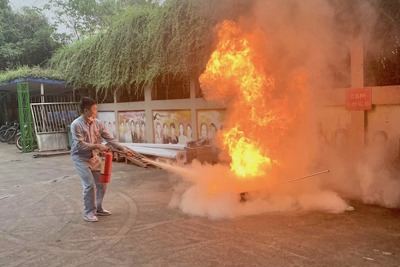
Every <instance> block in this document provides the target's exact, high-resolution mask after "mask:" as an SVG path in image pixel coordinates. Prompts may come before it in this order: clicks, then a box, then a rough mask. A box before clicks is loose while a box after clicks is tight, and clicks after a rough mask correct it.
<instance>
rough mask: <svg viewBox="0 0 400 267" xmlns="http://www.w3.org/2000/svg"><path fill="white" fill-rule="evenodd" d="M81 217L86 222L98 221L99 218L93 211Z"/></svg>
mask: <svg viewBox="0 0 400 267" xmlns="http://www.w3.org/2000/svg"><path fill="white" fill-rule="evenodd" d="M83 218H84V219H85V220H86V221H88V222H98V221H99V219H98V218H97V217H96V215H94V214H93V213H90V214H88V215H85V216H84V217H83Z"/></svg>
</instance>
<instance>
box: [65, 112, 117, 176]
mask: <svg viewBox="0 0 400 267" xmlns="http://www.w3.org/2000/svg"><path fill="white" fill-rule="evenodd" d="M71 134H72V144H71V156H72V159H73V160H79V161H87V162H89V164H90V166H91V167H93V168H92V169H97V167H98V166H97V164H99V162H100V158H99V157H98V154H99V151H98V150H91V149H90V148H89V146H88V145H89V144H101V143H102V142H103V139H104V140H105V141H106V142H107V143H108V144H110V145H111V146H112V147H113V148H115V149H117V150H120V151H123V150H124V147H123V146H121V145H120V144H119V143H118V141H117V140H115V139H114V138H113V136H112V135H111V134H110V133H109V132H108V131H107V128H106V127H105V125H104V124H103V123H102V122H101V121H100V120H98V119H94V121H93V122H92V123H88V122H86V121H85V120H84V119H83V118H82V116H80V117H78V118H76V119H75V120H74V121H73V122H72V123H71Z"/></svg>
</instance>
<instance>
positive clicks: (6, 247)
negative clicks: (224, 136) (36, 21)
mask: <svg viewBox="0 0 400 267" xmlns="http://www.w3.org/2000/svg"><path fill="white" fill-rule="evenodd" d="M174 179H176V177H173V176H172V175H171V174H169V173H167V172H166V171H164V170H160V169H143V168H139V167H135V166H133V165H126V164H124V163H115V164H114V166H113V177H112V182H111V184H110V187H109V191H108V193H107V195H106V199H105V207H106V208H107V209H110V210H111V211H112V212H113V215H112V216H110V217H100V221H99V222H98V223H88V222H85V221H84V220H83V218H82V211H81V210H82V199H81V187H80V183H79V178H78V176H77V175H76V173H75V171H74V169H73V167H72V165H71V161H70V157H69V156H68V155H63V156H55V157H48V158H32V153H28V154H20V153H19V152H18V151H17V149H16V148H15V146H12V145H7V144H3V143H1V144H0V266H114V267H115V266H191V267H195V266H400V212H399V211H398V210H389V209H384V208H379V207H374V206H366V205H362V204H360V203H351V204H352V205H353V206H355V208H356V210H355V211H354V212H349V213H343V214H339V215H334V214H326V213H319V212H291V213H273V214H263V215H257V216H250V217H242V218H237V219H233V220H219V221H211V220H208V219H206V218H199V217H192V216H188V215H186V214H183V213H182V212H181V211H179V210H177V209H171V208H169V207H168V203H169V201H170V199H171V196H172V192H173V182H172V181H173V180H174ZM399 190H400V189H399Z"/></svg>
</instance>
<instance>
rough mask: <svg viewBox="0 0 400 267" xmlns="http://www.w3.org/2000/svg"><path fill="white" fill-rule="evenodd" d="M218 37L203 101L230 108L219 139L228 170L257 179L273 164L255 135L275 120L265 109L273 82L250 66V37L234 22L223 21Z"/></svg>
mask: <svg viewBox="0 0 400 267" xmlns="http://www.w3.org/2000/svg"><path fill="white" fill-rule="evenodd" d="M218 36H219V43H218V45H217V48H216V50H215V51H214V52H213V53H212V55H211V58H210V60H209V62H208V64H207V67H206V71H205V72H204V73H203V74H202V75H201V77H200V83H201V86H202V89H203V93H204V95H205V98H206V99H208V100H222V101H230V102H231V103H230V106H231V107H233V108H234V110H231V111H230V117H231V122H229V121H228V122H227V124H226V125H225V128H226V129H227V130H225V131H224V133H223V136H222V138H223V141H222V143H223V145H224V146H225V147H227V149H228V151H229V155H230V157H231V170H232V171H233V172H234V173H235V174H236V175H237V177H238V178H239V179H249V178H253V177H259V176H262V175H264V174H265V170H266V169H268V168H270V167H271V165H272V162H273V161H272V160H271V158H270V157H269V156H268V155H267V151H266V150H265V149H263V148H262V146H261V145H260V144H259V142H258V138H256V136H257V134H256V132H257V131H259V130H260V127H264V126H271V125H272V124H274V123H276V121H277V115H276V114H274V112H272V111H271V109H268V108H267V101H268V100H269V99H271V95H270V93H271V91H272V90H273V89H274V85H275V81H274V79H273V78H272V77H267V76H266V75H265V74H264V71H263V69H261V68H260V67H259V66H257V65H256V64H254V58H255V53H254V51H253V49H252V47H251V43H250V38H247V37H246V36H245V34H244V33H243V32H242V31H241V30H240V29H239V28H238V27H237V26H236V24H235V23H234V22H232V21H224V22H223V23H222V24H221V26H220V29H219V33H218Z"/></svg>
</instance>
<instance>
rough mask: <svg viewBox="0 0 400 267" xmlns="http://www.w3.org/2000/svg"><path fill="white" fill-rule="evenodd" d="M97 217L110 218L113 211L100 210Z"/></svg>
mask: <svg viewBox="0 0 400 267" xmlns="http://www.w3.org/2000/svg"><path fill="white" fill-rule="evenodd" d="M96 215H97V216H110V215H111V211H108V210H105V209H102V210H98V211H96Z"/></svg>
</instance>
